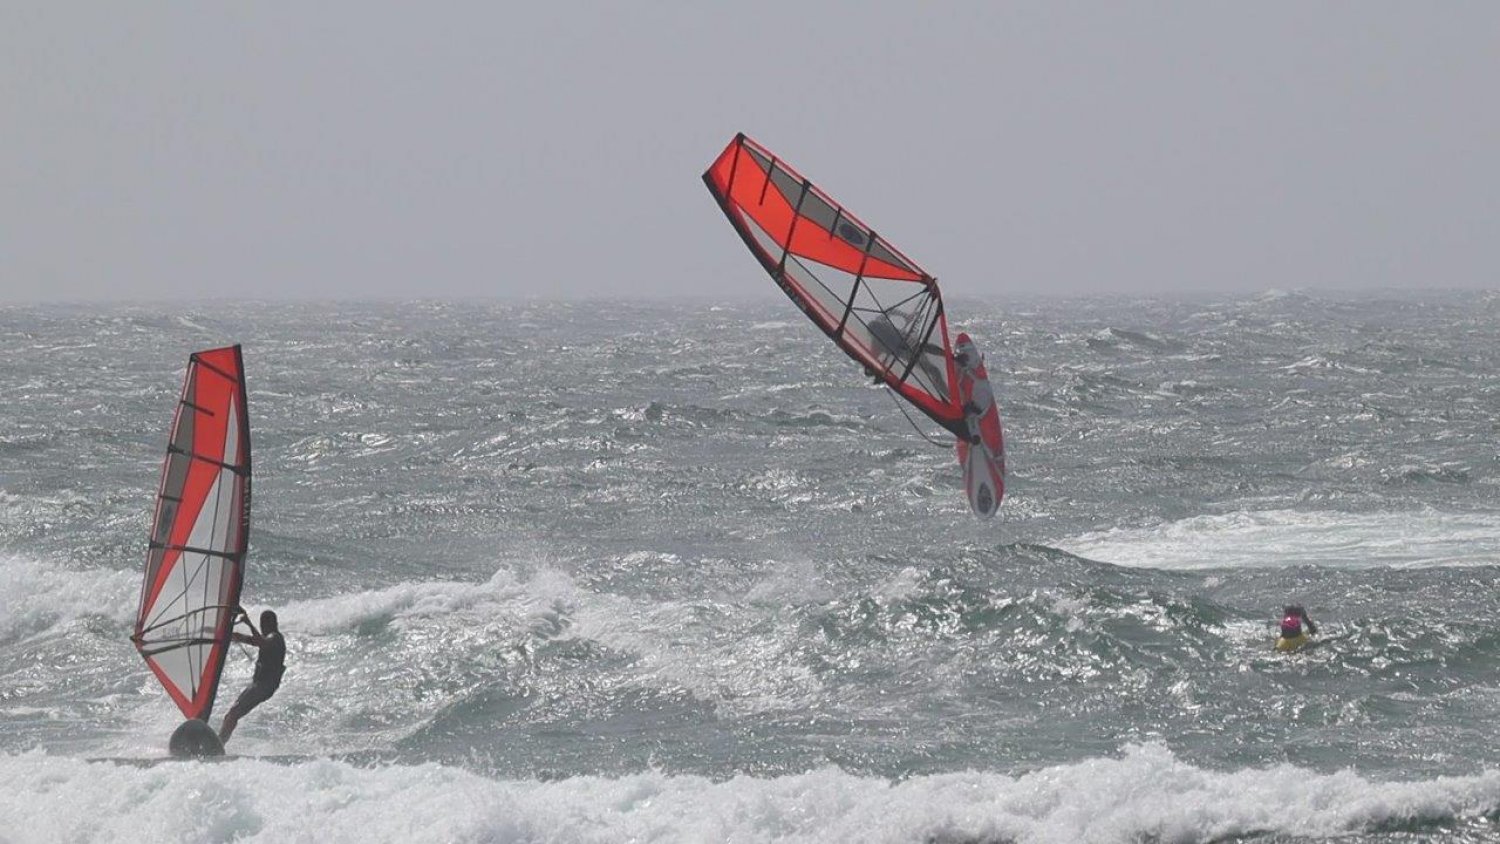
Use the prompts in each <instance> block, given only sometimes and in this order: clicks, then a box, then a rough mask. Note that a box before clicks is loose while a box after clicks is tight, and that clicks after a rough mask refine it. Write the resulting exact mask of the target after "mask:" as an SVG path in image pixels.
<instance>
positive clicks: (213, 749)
mask: <svg viewBox="0 0 1500 844" xmlns="http://www.w3.org/2000/svg"><path fill="white" fill-rule="evenodd" d="M167 750H168V752H170V753H171V754H172V756H173V757H175V758H177V759H195V758H198V757H203V756H223V755H224V743H223V742H221V741H219V734H218V733H216V732H214V730H213V728H212V727H210V726H209V725H208V723H207V722H206V721H200V720H198V719H197V718H193V719H191V720H188V721H183V722H182V725H181V726H179V727H178V728H177V729H176V730H174V731H173V732H172V738H171V739H170V740H169V741H168V742H167Z"/></svg>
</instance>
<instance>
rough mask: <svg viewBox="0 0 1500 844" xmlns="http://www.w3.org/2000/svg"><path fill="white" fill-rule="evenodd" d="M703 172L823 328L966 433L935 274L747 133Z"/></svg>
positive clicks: (756, 249) (762, 256) (754, 246)
mask: <svg viewBox="0 0 1500 844" xmlns="http://www.w3.org/2000/svg"><path fill="white" fill-rule="evenodd" d="M703 181H704V183H705V184H707V185H708V189H709V191H710V192H711V193H712V194H713V195H714V198H715V199H717V200H718V201H719V207H720V208H722V209H723V210H724V214H725V215H726V216H727V217H728V218H729V222H730V223H731V224H732V225H733V226H734V228H735V230H736V231H738V232H739V234H740V238H741V239H742V240H744V241H745V245H746V246H748V247H750V251H751V252H752V253H753V254H754V255H755V257H756V258H757V259H759V260H760V263H761V266H763V267H765V269H766V272H768V273H770V274H771V278H773V279H775V281H776V283H777V284H779V285H780V286H781V289H782V290H783V291H785V292H786V294H787V295H788V296H789V297H791V299H792V301H793V302H796V303H797V305H798V306H799V307H801V308H802V311H803V312H804V313H806V314H807V315H808V317H809V318H810V319H812V321H813V322H814V323H816V324H817V325H818V327H819V328H821V329H823V331H824V333H826V334H827V335H828V336H829V337H831V338H832V339H833V341H834V342H835V343H837V344H838V345H839V347H840V348H842V349H843V350H844V351H845V352H846V353H847V354H848V355H849V356H850V357H852V358H854V359H855V360H856V361H858V362H859V363H860V364H862V365H863V366H864V367H865V370H866V371H867V372H869V373H870V374H872V375H875V376H877V377H879V378H880V379H881V380H883V381H885V383H886V384H888V385H890V387H891V388H892V389H894V390H896V391H897V392H898V393H900V394H901V396H902V397H903V398H905V399H906V400H907V401H909V402H911V403H912V404H913V405H916V407H917V408H918V409H920V410H921V411H922V412H923V413H926V414H927V415H928V416H930V417H931V418H932V419H934V420H935V421H937V422H938V424H940V425H942V426H943V427H945V428H947V429H949V430H951V431H953V432H954V433H956V434H959V435H960V436H964V435H965V434H966V431H965V428H964V422H963V409H962V406H961V404H960V402H959V401H958V398H957V392H956V391H955V390H954V389H953V386H952V385H953V384H954V383H956V381H955V379H956V371H955V369H954V363H953V351H952V347H951V346H950V345H949V342H948V322H947V318H946V317H945V316H944V314H943V300H942V295H941V294H940V293H939V292H938V286H937V280H936V279H934V278H933V277H932V276H931V275H929V274H927V273H926V272H925V271H923V270H922V268H921V267H918V266H917V265H916V264H915V263H914V262H912V260H911V259H909V258H907V257H906V256H905V255H902V254H901V252H900V251H899V250H897V249H896V248H895V247H894V246H892V245H891V244H890V243H889V242H887V241H886V240H885V239H884V238H882V237H880V236H879V235H877V234H876V233H875V232H874V231H872V230H871V229H870V227H869V226H866V225H865V224H864V223H862V222H860V220H859V219H858V218H857V217H855V216H854V215H853V214H850V213H849V212H848V210H847V209H845V208H844V207H843V206H842V205H840V204H838V203H837V202H836V201H834V200H833V198H831V197H830V196H828V194H826V193H824V192H823V191H821V190H819V189H818V188H817V186H816V185H814V184H812V182H810V181H808V180H807V179H805V178H803V177H802V176H801V175H800V174H798V173H797V171H795V170H793V169H792V168H791V167H789V166H787V164H786V162H784V161H782V160H781V159H780V158H778V157H777V156H775V155H773V154H772V153H771V152H770V151H769V150H767V149H766V148H765V147H763V146H761V145H760V144H757V143H756V142H754V141H752V140H750V139H749V138H747V137H745V136H744V135H743V134H740V135H737V136H735V138H734V140H732V141H730V142H729V146H727V147H725V148H724V152H723V153H721V154H720V155H719V157H718V158H717V159H716V160H715V161H714V163H713V165H712V166H710V167H709V168H708V171H707V172H706V173H704V174H703Z"/></svg>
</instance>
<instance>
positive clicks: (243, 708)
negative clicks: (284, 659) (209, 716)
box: [219, 683, 276, 744]
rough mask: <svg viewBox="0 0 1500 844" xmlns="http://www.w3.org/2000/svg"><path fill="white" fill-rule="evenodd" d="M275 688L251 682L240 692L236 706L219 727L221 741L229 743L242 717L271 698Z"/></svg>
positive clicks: (230, 710)
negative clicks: (248, 686)
mask: <svg viewBox="0 0 1500 844" xmlns="http://www.w3.org/2000/svg"><path fill="white" fill-rule="evenodd" d="M275 691H276V690H275V689H268V688H266V687H264V686H260V685H256V684H254V683H252V684H250V688H248V689H246V690H244V691H243V692H240V696H239V698H238V699H236V700H235V702H234V706H231V707H229V714H227V715H225V716H224V723H223V724H222V725H221V726H220V727H219V743H220V744H228V743H229V737H230V736H232V735H234V728H235V727H237V726H239V723H240V719H241V718H243V717H245V716H246V715H248V714H250V710H252V709H254V708H255V707H257V706H260V705H261V704H262V703H265V702H266V701H267V700H269V699H270V697H271V695H272V693H274V692H275Z"/></svg>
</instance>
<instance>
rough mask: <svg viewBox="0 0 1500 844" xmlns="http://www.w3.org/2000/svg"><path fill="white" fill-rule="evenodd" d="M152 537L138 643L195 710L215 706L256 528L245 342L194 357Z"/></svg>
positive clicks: (191, 714) (182, 703)
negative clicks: (252, 516) (242, 350)
mask: <svg viewBox="0 0 1500 844" xmlns="http://www.w3.org/2000/svg"><path fill="white" fill-rule="evenodd" d="M170 431H171V432H170V434H169V436H168V443H167V455H166V459H165V460H164V461H163V463H162V474H161V484H160V486H159V488H158V490H157V496H156V508H155V511H154V516H153V519H152V525H151V532H150V535H149V541H148V543H147V553H146V568H145V573H144V577H143V579H142V583H141V601H140V607H139V610H138V611H137V614H136V623H135V632H134V635H133V636H131V640H132V641H133V642H134V643H135V645H136V648H137V650H139V651H140V653H141V656H142V657H144V658H145V660H146V664H147V665H148V666H149V667H150V668H151V670H152V672H153V673H154V674H155V675H156V677H157V679H158V680H160V681H161V684H162V687H163V688H164V689H166V691H167V693H168V695H170V696H171V698H172V700H173V701H174V702H175V703H176V704H177V706H178V708H179V709H181V710H182V713H183V715H185V716H186V717H188V718H198V719H206V718H207V717H208V715H209V713H210V712H212V710H213V704H214V697H215V695H216V694H217V691H218V685H219V675H220V673H221V672H222V670H223V666H224V657H225V655H226V653H227V649H228V644H229V635H230V631H231V629H232V627H233V622H234V615H233V614H234V609H235V608H236V607H237V606H238V605H239V600H240V587H241V584H242V583H243V581H244V561H245V552H246V550H247V548H248V544H249V528H250V428H249V421H248V417H247V415H246V402H245V379H244V365H243V360H242V356H241V353H240V347H239V346H228V347H225V348H221V349H210V350H207V351H202V352H197V353H194V354H193V355H191V356H190V357H189V358H188V368H187V375H186V377H185V378H184V381H183V388H182V396H181V398H180V399H179V400H178V403H177V408H176V413H175V415H174V417H173V419H172V426H171V429H170Z"/></svg>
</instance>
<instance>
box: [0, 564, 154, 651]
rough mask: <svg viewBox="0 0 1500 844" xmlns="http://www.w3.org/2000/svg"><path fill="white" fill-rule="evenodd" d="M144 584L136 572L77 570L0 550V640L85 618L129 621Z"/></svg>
mask: <svg viewBox="0 0 1500 844" xmlns="http://www.w3.org/2000/svg"><path fill="white" fill-rule="evenodd" d="M140 588H141V581H140V575H139V574H138V573H136V572H124V571H110V570H101V569H91V570H78V569H72V568H68V567H66V566H63V565H60V564H58V563H53V562H47V561H42V560H29V559H26V558H24V557H15V556H6V555H0V642H6V641H11V640H13V639H16V638H19V637H22V636H30V635H35V634H38V633H43V632H46V631H47V630H49V629H52V628H56V627H58V626H61V625H64V624H67V623H68V622H71V621H75V620H78V619H82V618H98V617H103V618H107V619H109V620H110V621H115V622H119V623H120V624H122V625H126V624H129V623H130V622H131V619H133V618H134V616H135V605H136V596H137V593H138V592H139V590H140Z"/></svg>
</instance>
